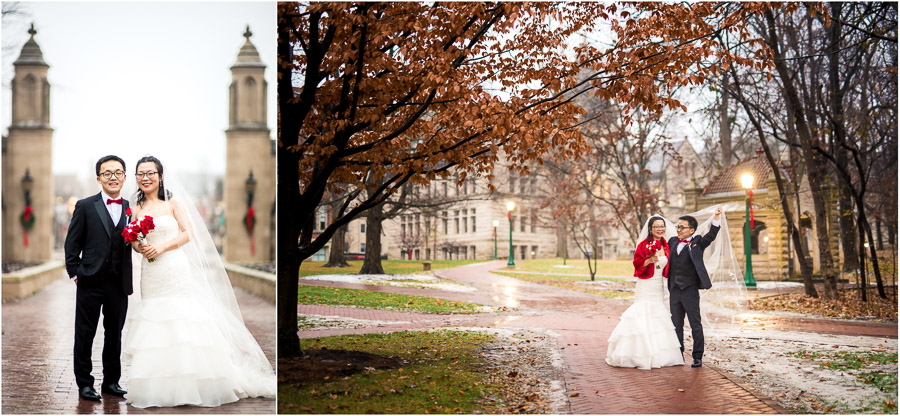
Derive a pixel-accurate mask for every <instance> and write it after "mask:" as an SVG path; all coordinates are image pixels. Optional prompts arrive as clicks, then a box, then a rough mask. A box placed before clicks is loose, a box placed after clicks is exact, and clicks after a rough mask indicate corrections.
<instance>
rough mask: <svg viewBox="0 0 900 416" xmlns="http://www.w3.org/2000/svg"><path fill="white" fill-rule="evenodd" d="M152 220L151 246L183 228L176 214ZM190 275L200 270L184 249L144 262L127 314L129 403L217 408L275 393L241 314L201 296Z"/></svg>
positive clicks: (268, 368) (266, 365)
mask: <svg viewBox="0 0 900 416" xmlns="http://www.w3.org/2000/svg"><path fill="white" fill-rule="evenodd" d="M154 222H155V226H156V228H155V230H153V232H151V233H150V234H149V235H148V236H147V242H148V243H149V244H151V245H159V244H161V243H163V242H166V241H168V240H171V239H173V238H175V237H176V236H177V235H178V234H179V233H180V230H179V227H178V222H177V221H176V220H175V217H173V216H171V215H166V216H160V217H156V218H154ZM192 273H195V274H196V273H202V272H201V271H199V270H197V268H195V267H192V266H191V264H190V262H189V261H188V258H187V255H186V254H185V250H184V249H183V248H178V249H174V250H170V251H167V252H165V253H162V254H160V255H159V256H157V257H156V260H155V261H154V262H148V261H147V259H144V260H143V262H142V264H141V298H142V299H141V301H140V302H139V303H138V304H137V305H136V307H134V308H133V310H132V311H129V313H128V318H127V322H126V331H127V333H126V335H125V341H124V348H123V355H124V359H125V362H126V363H128V364H129V365H130V367H129V368H128V370H127V374H128V382H127V387H126V390H128V394H127V395H126V396H125V398H126V399H127V402H128V403H129V404H131V405H132V406H135V407H141V408H144V407H151V406H160V407H168V406H179V405H195V406H209V407H212V406H219V405H222V404H226V403H231V402H234V401H237V400H238V399H241V398H245V397H274V396H275V389H276V387H275V384H276V383H275V376H274V373H272V372H271V365H270V364H269V363H268V361H267V360H266V359H265V355H264V354H263V352H262V350H261V349H260V347H259V344H258V343H256V341H255V339H253V336H252V334H250V332H249V331H248V330H247V329H246V327H245V326H244V324H243V322H242V320H241V319H240V317H235V316H234V314H233V313H231V312H228V311H226V310H224V308H221V307H219V306H218V302H214V301H210V300H209V299H210V298H209V297H204V296H202V294H198V293H197V292H198V291H202V290H203V289H202V288H203V286H202V285H200V284H197V278H198V276H197V275H191V274H192ZM254 348H255V350H254ZM248 351H249V352H248ZM260 357H261V358H260ZM260 361H265V362H260Z"/></svg>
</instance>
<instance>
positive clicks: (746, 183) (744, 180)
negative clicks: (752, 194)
mask: <svg viewBox="0 0 900 416" xmlns="http://www.w3.org/2000/svg"><path fill="white" fill-rule="evenodd" d="M741 187H743V188H744V189H751V188H753V175H751V174H749V173H745V174H743V175H741Z"/></svg>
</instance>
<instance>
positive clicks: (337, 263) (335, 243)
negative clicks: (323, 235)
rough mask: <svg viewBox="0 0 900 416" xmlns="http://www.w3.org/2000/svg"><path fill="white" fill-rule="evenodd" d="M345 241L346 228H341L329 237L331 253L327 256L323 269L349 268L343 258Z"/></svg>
mask: <svg viewBox="0 0 900 416" xmlns="http://www.w3.org/2000/svg"><path fill="white" fill-rule="evenodd" d="M346 241H347V226H346V225H345V226H343V227H341V228H340V229H338V230H337V232H335V233H334V237H331V253H329V255H328V263H326V264H325V266H323V267H350V263H347V259H346V258H344V254H345V253H344V245H345V244H346Z"/></svg>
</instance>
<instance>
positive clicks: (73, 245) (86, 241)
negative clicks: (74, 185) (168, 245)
mask: <svg viewBox="0 0 900 416" xmlns="http://www.w3.org/2000/svg"><path fill="white" fill-rule="evenodd" d="M126 210H128V200H125V201H124V203H123V204H122V216H121V217H120V218H119V225H123V226H124V225H125V221H127V220H128V219H127V217H126V216H125V211H126ZM120 229H121V228H120ZM119 233H121V231H120V230H117V224H113V222H112V219H111V218H110V217H109V211H107V210H106V206H105V205H104V204H103V197H102V196H101V195H100V194H99V193H98V194H97V195H94V196H91V197H87V198H85V199H82V200H80V201H78V202H77V203H76V204H75V211H74V212H73V213H72V221H71V222H70V223H69V233H68V234H67V235H66V245H65V252H66V273H68V274H69V276H78V279H79V280H82V279H84V280H82V281H90V280H94V279H99V278H100V277H103V276H104V275H105V274H106V273H107V268H108V267H112V266H111V265H112V261H111V259H110V253H111V246H112V240H114V239H117V237H118V240H119V241H121V242H122V244H124V240H122V239H121V236H120V235H118V236H117V234H119ZM122 253H123V254H122V259H121V262H120V264H121V265H122V269H121V270H120V271H119V275H120V276H121V278H122V291H123V292H124V293H125V294H126V295H130V294H131V293H132V292H133V291H134V289H133V287H132V281H131V248H130V247H125V248H124V249H123V250H122Z"/></svg>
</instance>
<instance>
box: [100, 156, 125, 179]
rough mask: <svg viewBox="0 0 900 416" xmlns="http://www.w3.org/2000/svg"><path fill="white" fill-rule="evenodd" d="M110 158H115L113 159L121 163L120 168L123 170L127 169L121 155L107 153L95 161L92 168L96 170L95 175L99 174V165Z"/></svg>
mask: <svg viewBox="0 0 900 416" xmlns="http://www.w3.org/2000/svg"><path fill="white" fill-rule="evenodd" d="M110 160H115V161H117V162H119V163H121V164H122V170H123V171H125V172H127V171H128V170H127V169H125V161H124V160H122V158H121V157H118V156H115V155H109V156H103V157H101V158H100V160H98V161H97V166H96V167H95V168H94V170H96V171H97V176H100V165H102V164H104V163H106V162H109V161H110Z"/></svg>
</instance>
